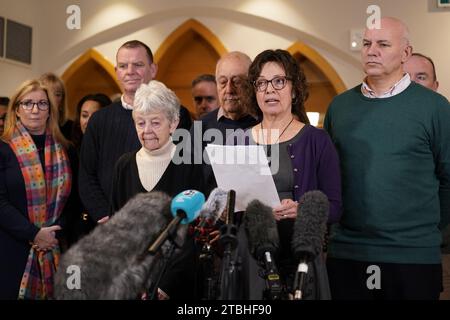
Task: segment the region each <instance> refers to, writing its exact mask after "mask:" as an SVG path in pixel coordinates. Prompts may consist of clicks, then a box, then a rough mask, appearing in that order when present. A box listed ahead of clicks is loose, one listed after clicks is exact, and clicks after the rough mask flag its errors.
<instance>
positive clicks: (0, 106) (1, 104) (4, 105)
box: [0, 97, 9, 136]
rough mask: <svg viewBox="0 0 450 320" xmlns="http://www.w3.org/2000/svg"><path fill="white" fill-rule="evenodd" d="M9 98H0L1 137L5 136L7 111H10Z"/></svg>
mask: <svg viewBox="0 0 450 320" xmlns="http://www.w3.org/2000/svg"><path fill="white" fill-rule="evenodd" d="M8 104H9V98H8V97H0V136H1V135H2V134H3V126H4V123H5V117H6V111H7V110H8Z"/></svg>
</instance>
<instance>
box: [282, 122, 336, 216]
mask: <svg viewBox="0 0 450 320" xmlns="http://www.w3.org/2000/svg"><path fill="white" fill-rule="evenodd" d="M303 131H304V132H303V134H302V135H301V136H300V137H299V139H297V140H296V141H295V142H294V143H291V144H289V145H288V153H289V155H290V157H291V160H292V170H293V172H292V174H293V176H294V200H296V201H298V200H299V199H300V197H301V196H302V195H303V194H304V193H306V192H308V191H311V190H320V191H322V192H323V193H325V194H326V195H327V197H328V200H329V201H330V214H329V216H328V223H335V222H338V221H339V219H340V217H341V213H342V210H341V207H342V199H341V174H340V169H339V158H338V155H337V152H336V149H335V147H334V145H333V143H332V141H331V139H330V137H329V136H328V134H327V132H326V131H324V130H322V129H317V128H315V127H313V126H311V125H306V127H305V128H304V129H303Z"/></svg>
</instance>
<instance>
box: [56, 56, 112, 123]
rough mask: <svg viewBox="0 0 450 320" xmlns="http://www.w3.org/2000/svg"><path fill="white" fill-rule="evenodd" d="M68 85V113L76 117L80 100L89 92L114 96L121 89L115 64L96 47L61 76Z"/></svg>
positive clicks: (71, 116)
mask: <svg viewBox="0 0 450 320" xmlns="http://www.w3.org/2000/svg"><path fill="white" fill-rule="evenodd" d="M61 78H62V80H63V81H64V84H65V86H66V90H67V92H66V94H67V106H68V109H69V110H68V115H69V117H70V118H72V119H73V118H75V114H76V106H77V103H78V101H80V99H81V98H82V97H83V96H85V95H86V94H89V93H100V92H101V93H104V94H106V95H108V96H110V97H111V96H112V95H114V94H116V93H120V92H121V89H120V86H119V83H118V82H117V80H116V75H115V71H114V66H113V65H112V64H111V63H110V62H109V61H108V60H106V59H105V58H104V57H103V56H102V55H101V54H100V53H98V52H97V51H96V50H94V49H89V50H87V51H86V52H85V53H84V54H82V55H81V56H80V57H79V58H78V59H76V60H75V61H74V62H73V63H72V64H71V65H70V66H69V67H68V68H67V69H66V71H65V72H64V73H63V75H62V76H61Z"/></svg>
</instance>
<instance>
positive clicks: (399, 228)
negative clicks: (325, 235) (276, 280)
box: [324, 17, 450, 300]
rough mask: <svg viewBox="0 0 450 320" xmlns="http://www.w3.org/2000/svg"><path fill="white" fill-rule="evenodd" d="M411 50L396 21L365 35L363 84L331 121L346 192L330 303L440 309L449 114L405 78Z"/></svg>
mask: <svg viewBox="0 0 450 320" xmlns="http://www.w3.org/2000/svg"><path fill="white" fill-rule="evenodd" d="M411 50H412V48H411V46H410V44H409V37H408V29H407V27H406V26H405V24H404V23H403V22H401V21H400V20H398V19H395V18H388V17H385V18H382V19H381V24H380V28H377V29H367V30H366V31H365V34H364V38H363V49H362V51H361V58H362V64H363V68H364V72H365V73H366V75H367V77H366V78H365V79H364V81H363V83H362V84H361V85H358V86H356V87H355V88H352V89H350V90H348V91H346V92H344V93H342V94H341V95H339V96H337V97H335V98H334V100H333V101H332V102H331V104H330V107H329V108H328V111H327V115H326V117H325V123H324V127H325V129H326V130H327V131H328V133H329V134H330V136H331V138H332V140H333V142H334V143H335V145H336V149H337V151H338V153H339V156H340V162H341V173H342V191H343V214H342V218H341V220H340V222H339V223H338V224H336V225H335V226H334V227H332V231H331V237H330V243H329V246H328V255H327V257H328V261H327V267H328V274H329V279H330V287H331V294H332V297H333V299H355V300H359V299H366V300H373V299H390V300H397V299H408V300H409V299H414V300H417V299H419V300H428V299H431V300H437V299H439V294H440V291H441V289H442V265H441V252H440V244H441V240H442V237H441V232H440V231H439V229H442V228H444V227H445V226H446V225H447V224H448V222H449V219H450V126H449V125H448V124H449V123H450V104H449V102H448V100H447V99H446V98H445V97H443V96H442V95H440V94H438V93H436V92H433V91H431V90H429V89H426V88H424V87H423V86H421V85H418V84H416V83H414V82H411V80H410V76H409V74H407V73H405V72H404V70H403V64H404V63H405V62H406V61H407V60H408V59H409V58H410V56H411Z"/></svg>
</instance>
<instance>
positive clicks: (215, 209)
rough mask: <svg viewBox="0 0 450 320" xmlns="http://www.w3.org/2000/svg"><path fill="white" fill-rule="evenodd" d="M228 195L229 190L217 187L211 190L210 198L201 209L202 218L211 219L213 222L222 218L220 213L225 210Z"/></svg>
mask: <svg viewBox="0 0 450 320" xmlns="http://www.w3.org/2000/svg"><path fill="white" fill-rule="evenodd" d="M227 197H228V192H227V191H225V190H222V189H220V188H215V189H214V190H213V191H211V193H210V195H209V197H208V199H207V200H206V202H205V203H204V204H203V206H202V209H201V210H200V218H203V219H209V220H211V222H212V223H216V221H217V220H218V219H219V218H220V215H221V214H222V213H223V212H224V211H225V207H226V206H227Z"/></svg>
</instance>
